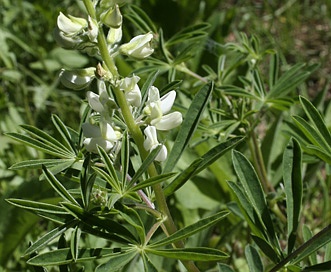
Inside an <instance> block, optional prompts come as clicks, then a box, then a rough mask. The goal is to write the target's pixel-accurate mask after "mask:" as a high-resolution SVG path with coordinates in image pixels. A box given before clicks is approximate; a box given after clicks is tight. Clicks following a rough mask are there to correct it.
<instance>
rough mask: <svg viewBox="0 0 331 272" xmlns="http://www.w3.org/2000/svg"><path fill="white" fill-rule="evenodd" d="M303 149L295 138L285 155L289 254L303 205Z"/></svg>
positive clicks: (284, 174) (290, 142)
mask: <svg viewBox="0 0 331 272" xmlns="http://www.w3.org/2000/svg"><path fill="white" fill-rule="evenodd" d="M301 164H302V161H301V148H300V144H299V143H298V141H297V140H295V139H294V138H291V140H290V141H289V143H288V145H287V146H286V150H285V152H284V155H283V178H284V187H285V194H286V212H287V233H288V244H287V254H289V253H291V252H292V250H293V248H294V245H295V241H296V237H297V234H296V232H297V228H298V225H299V220H300V213H301V205H302V191H303V187H302V177H301Z"/></svg>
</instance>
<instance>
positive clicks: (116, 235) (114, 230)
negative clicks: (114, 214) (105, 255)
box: [61, 202, 137, 244]
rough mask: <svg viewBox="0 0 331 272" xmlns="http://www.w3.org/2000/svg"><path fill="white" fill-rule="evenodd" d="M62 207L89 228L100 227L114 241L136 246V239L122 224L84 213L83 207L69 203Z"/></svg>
mask: <svg viewBox="0 0 331 272" xmlns="http://www.w3.org/2000/svg"><path fill="white" fill-rule="evenodd" d="M61 205H62V206H63V207H64V208H65V209H66V210H67V211H68V212H69V213H70V214H72V215H73V216H74V217H76V218H77V219H79V220H80V221H81V222H82V223H83V224H86V225H87V226H89V227H92V228H93V227H98V228H99V229H102V230H106V231H107V232H108V233H110V234H111V236H110V237H112V239H113V240H116V241H119V242H122V243H123V241H126V242H129V243H133V244H135V243H136V242H137V239H136V237H135V236H134V235H133V234H132V233H131V232H130V231H129V230H128V229H127V228H126V227H124V226H123V225H122V224H120V223H118V222H116V221H114V220H111V219H109V218H106V217H102V216H97V214H93V213H89V212H87V211H84V210H83V209H82V208H81V207H79V206H77V205H74V204H72V203H68V202H62V203H61Z"/></svg>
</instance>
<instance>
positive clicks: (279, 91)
mask: <svg viewBox="0 0 331 272" xmlns="http://www.w3.org/2000/svg"><path fill="white" fill-rule="evenodd" d="M305 66H306V65H305V64H301V63H298V64H296V65H294V66H292V67H291V68H290V69H289V70H287V71H286V72H285V73H284V74H283V75H282V76H281V77H280V78H279V79H278V80H277V81H276V83H275V84H274V85H273V86H272V88H271V89H270V91H269V93H268V94H267V99H273V98H279V97H282V96H286V95H288V94H289V93H290V92H291V91H292V90H293V89H294V88H296V87H298V86H299V85H300V84H302V83H303V82H304V81H305V80H306V79H307V78H308V77H309V76H310V75H311V73H312V71H313V70H315V69H316V68H317V65H311V66H308V67H305Z"/></svg>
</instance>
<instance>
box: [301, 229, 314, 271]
mask: <svg viewBox="0 0 331 272" xmlns="http://www.w3.org/2000/svg"><path fill="white" fill-rule="evenodd" d="M302 237H303V239H304V241H305V242H307V241H308V240H309V239H311V238H312V237H313V232H312V231H311V230H310V228H309V227H308V226H307V225H306V224H304V225H303V226H302ZM309 261H310V264H311V265H314V264H317V252H314V253H313V254H310V256H309Z"/></svg>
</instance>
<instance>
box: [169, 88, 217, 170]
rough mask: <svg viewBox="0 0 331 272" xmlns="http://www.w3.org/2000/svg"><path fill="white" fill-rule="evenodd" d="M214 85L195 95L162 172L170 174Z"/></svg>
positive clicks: (202, 89) (191, 134)
mask: <svg viewBox="0 0 331 272" xmlns="http://www.w3.org/2000/svg"><path fill="white" fill-rule="evenodd" d="M213 88H214V84H213V83H212V82H211V83H208V84H206V85H205V86H204V87H202V88H201V90H200V91H199V92H198V93H197V94H196V95H195V97H194V99H193V101H192V104H191V106H190V107H189V109H188V111H187V113H186V117H185V119H184V121H183V123H182V125H181V127H180V130H179V132H178V135H177V137H176V140H175V143H174V146H173V147H172V149H171V152H170V154H169V156H168V159H167V162H166V165H165V167H164V170H163V172H164V173H167V172H171V171H172V169H173V168H174V166H175V165H176V163H177V162H178V160H179V158H180V156H181V154H182V153H183V152H184V150H185V148H186V146H187V145H188V143H189V141H190V139H191V137H192V136H193V133H194V131H195V130H196V128H197V126H198V123H199V120H200V117H201V115H202V113H203V111H204V109H205V107H206V105H207V102H208V100H209V97H210V95H211V93H212V91H213Z"/></svg>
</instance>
